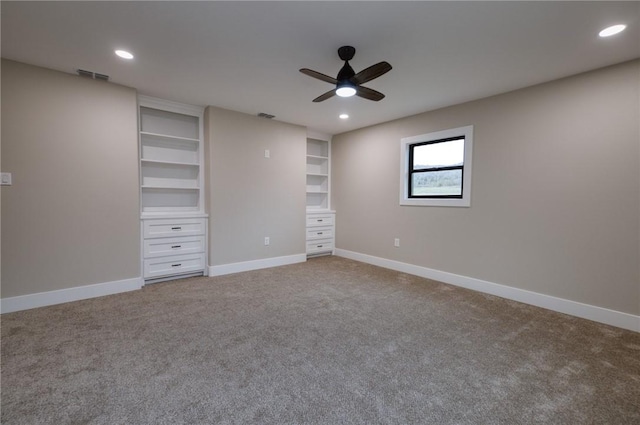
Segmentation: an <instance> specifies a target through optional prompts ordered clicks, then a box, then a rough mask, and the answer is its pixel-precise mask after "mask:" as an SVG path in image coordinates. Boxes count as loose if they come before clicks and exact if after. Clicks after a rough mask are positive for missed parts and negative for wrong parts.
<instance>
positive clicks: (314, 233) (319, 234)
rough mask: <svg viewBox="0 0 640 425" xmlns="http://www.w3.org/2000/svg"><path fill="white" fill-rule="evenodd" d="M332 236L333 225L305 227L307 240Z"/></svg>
mask: <svg viewBox="0 0 640 425" xmlns="http://www.w3.org/2000/svg"><path fill="white" fill-rule="evenodd" d="M328 238H333V227H310V228H308V229H307V240H308V241H309V240H313V239H328Z"/></svg>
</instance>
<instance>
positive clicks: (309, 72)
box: [300, 68, 338, 84]
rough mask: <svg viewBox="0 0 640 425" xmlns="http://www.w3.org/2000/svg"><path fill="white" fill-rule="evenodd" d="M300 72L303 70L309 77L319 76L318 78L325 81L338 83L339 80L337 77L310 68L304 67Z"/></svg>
mask: <svg viewBox="0 0 640 425" xmlns="http://www.w3.org/2000/svg"><path fill="white" fill-rule="evenodd" d="M300 72H302V73H303V74H305V75H308V76H309V77H313V78H317V79H318V80H321V81H325V82H327V83H329V84H337V83H338V80H336V79H335V78H333V77H329V76H328V75H324V74H321V73H320V72H318V71H314V70H312V69H309V68H302V69H301V70H300Z"/></svg>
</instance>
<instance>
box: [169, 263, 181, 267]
mask: <svg viewBox="0 0 640 425" xmlns="http://www.w3.org/2000/svg"><path fill="white" fill-rule="evenodd" d="M181 265H182V263H178V264H172V265H171V267H180V266H181Z"/></svg>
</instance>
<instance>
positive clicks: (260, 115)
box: [258, 112, 275, 120]
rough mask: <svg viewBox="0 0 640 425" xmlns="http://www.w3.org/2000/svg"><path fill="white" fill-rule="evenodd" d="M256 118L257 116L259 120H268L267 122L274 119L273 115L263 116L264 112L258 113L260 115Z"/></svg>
mask: <svg viewBox="0 0 640 425" xmlns="http://www.w3.org/2000/svg"><path fill="white" fill-rule="evenodd" d="M258 116H259V117H260V118H266V119H268V120H270V119H271V118H275V115H271V114H265V113H264V112H260V113H259V114H258Z"/></svg>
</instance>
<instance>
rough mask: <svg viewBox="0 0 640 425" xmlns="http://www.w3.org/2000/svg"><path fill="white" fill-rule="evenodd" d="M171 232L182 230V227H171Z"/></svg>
mask: <svg viewBox="0 0 640 425" xmlns="http://www.w3.org/2000/svg"><path fill="white" fill-rule="evenodd" d="M171 230H182V227H172V228H171Z"/></svg>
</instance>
